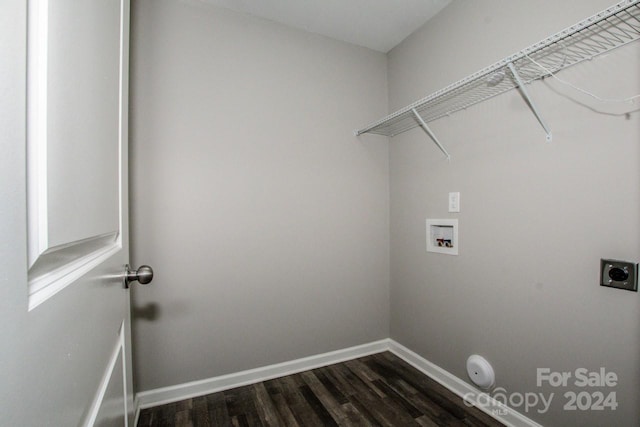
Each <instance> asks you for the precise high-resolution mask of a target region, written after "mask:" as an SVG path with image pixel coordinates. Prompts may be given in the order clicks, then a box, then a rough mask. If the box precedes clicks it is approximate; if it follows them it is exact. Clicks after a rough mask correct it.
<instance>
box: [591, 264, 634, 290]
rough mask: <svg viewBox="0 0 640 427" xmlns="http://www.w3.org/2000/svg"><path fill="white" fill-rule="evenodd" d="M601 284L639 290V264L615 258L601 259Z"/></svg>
mask: <svg viewBox="0 0 640 427" xmlns="http://www.w3.org/2000/svg"><path fill="white" fill-rule="evenodd" d="M600 286H608V287H611V288H618V289H624V290H627V291H635V292H638V264H636V263H633V262H627V261H618V260H615V259H601V260H600Z"/></svg>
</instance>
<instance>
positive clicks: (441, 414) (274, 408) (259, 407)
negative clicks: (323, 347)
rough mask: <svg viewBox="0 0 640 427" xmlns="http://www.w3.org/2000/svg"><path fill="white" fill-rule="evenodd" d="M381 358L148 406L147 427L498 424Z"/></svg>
mask: <svg viewBox="0 0 640 427" xmlns="http://www.w3.org/2000/svg"><path fill="white" fill-rule="evenodd" d="M501 425H502V424H500V423H499V422H497V421H496V420H495V419H493V418H491V417H490V416H488V415H486V414H485V413H484V412H482V411H480V410H478V409H477V408H469V407H467V406H466V405H465V404H464V403H463V401H462V399H461V398H460V397H458V396H456V395H455V394H453V393H451V392H450V391H449V390H447V389H446V388H444V387H442V386H441V385H440V384H438V383H436V382H435V381H433V380H431V379H430V378H429V377H427V376H426V375H424V374H423V373H421V372H420V371H418V370H417V369H415V368H413V367H412V366H410V365H409V364H407V363H406V362H404V361H403V360H401V359H400V358H398V357H396V356H395V355H393V354H391V353H389V352H385V353H380V354H375V355H372V356H366V357H362V358H360V359H355V360H351V361H348V362H344V363H338V364H335V365H331V366H327V367H324V368H319V369H314V370H311V371H306V372H302V373H299V374H295V375H290V376H287V377H282V378H277V379H274V380H269V381H264V382H261V383H258V384H253V385H249V386H245V387H239V388H235V389H232V390H227V391H223V392H219V393H213V394H209V395H206V396H201V397H195V398H193V399H188V400H184V401H181V402H176V403H171V404H168V405H163V406H158V407H155V408H150V409H144V410H142V411H141V413H140V419H139V421H138V427H150V426H178V427H185V426H189V427H190V426H193V427H203V426H209V427H213V426H225V427H226V426H232V427H245V426H250V427H253V426H265V427H267V426H300V427H307V426H323V427H324V426H403V427H404V426H431V427H433V426H454V427H460V426H481V427H486V426H501Z"/></svg>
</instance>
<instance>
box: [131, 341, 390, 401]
mask: <svg viewBox="0 0 640 427" xmlns="http://www.w3.org/2000/svg"><path fill="white" fill-rule="evenodd" d="M388 349H389V340H387V339H384V340H380V341H374V342H372V343H368V344H363V345H359V346H355V347H349V348H346V349H343V350H336V351H331V352H329V353H323V354H318V355H315V356H309V357H304V358H302V359H296V360H292V361H289V362H284V363H278V364H275V365H269V366H264V367H262V368H256V369H249V370H247V371H241V372H236V373H233V374H228V375H222V376H219V377H213V378H208V379H206V380H200V381H193V382H189V383H185V384H178V385H174V386H170V387H163V388H158V389H155V390H149V391H143V392H141V393H138V395H137V400H138V408H139V409H145V408H150V407H152V406H158V405H164V404H166V403H172V402H177V401H180V400H184V399H190V398H192V397H197V396H203V395H205V394H210V393H216V392H218V391H224V390H229V389H232V388H236V387H242V386H245V385H249V384H255V383H259V382H262V381H267V380H271V379H274V378H279V377H284V376H287V375H292V374H296V373H298V372H304V371H308V370H310V369H316V368H321V367H323V366H328V365H332V364H334V363H340V362H344V361H347V360H352V359H357V358H358V357H363V356H368V355H370V354H375V353H381V352H383V351H387V350H388Z"/></svg>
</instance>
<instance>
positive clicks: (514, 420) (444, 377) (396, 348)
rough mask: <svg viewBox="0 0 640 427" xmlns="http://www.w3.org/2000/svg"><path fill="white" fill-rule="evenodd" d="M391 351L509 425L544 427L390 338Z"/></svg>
mask: <svg viewBox="0 0 640 427" xmlns="http://www.w3.org/2000/svg"><path fill="white" fill-rule="evenodd" d="M389 351H390V352H391V353H393V354H395V355H396V356H398V357H399V358H401V359H403V360H404V361H405V362H407V363H409V364H410V365H412V366H413V367H414V368H416V369H418V370H419V371H421V372H422V373H424V374H425V375H427V376H428V377H430V378H431V379H432V380H434V381H436V382H437V383H439V384H440V385H442V386H444V387H446V388H448V389H449V390H450V391H452V392H453V393H455V394H457V395H458V396H460V397H461V398H462V399H463V400H466V401H467V402H469V403H472V404H473V406H475V407H477V408H478V409H480V410H481V411H483V412H486V413H487V414H488V415H490V416H492V417H493V418H495V419H496V420H498V421H500V422H501V423H503V424H505V425H507V426H509V427H542V426H541V425H540V424H538V423H536V422H535V421H533V420H531V419H529V418H527V417H526V416H524V415H522V414H521V413H519V412H517V411H515V410H514V409H512V408H510V407H508V406H506V405H504V404H502V403H501V402H499V401H497V400H495V399H493V398H491V397H490V396H488V395H487V394H484V393H482V392H481V391H480V390H479V389H477V388H476V387H474V386H472V385H470V384H469V383H467V382H465V381H463V380H461V379H460V378H458V377H456V376H455V375H453V374H452V373H450V372H448V371H445V370H444V369H442V368H441V367H439V366H437V365H435V364H433V363H431V362H429V361H428V360H427V359H425V358H424V357H422V356H420V355H418V354H416V353H414V352H413V351H411V350H409V349H408V348H407V347H405V346H403V345H402V344H399V343H397V342H395V341H394V340H391V339H390V340H389ZM479 395H482V400H481V402H482V403H483V404H479V402H478V399H477V397H478V396H479ZM487 403H488V404H487Z"/></svg>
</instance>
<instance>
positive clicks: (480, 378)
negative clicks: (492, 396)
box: [467, 354, 496, 390]
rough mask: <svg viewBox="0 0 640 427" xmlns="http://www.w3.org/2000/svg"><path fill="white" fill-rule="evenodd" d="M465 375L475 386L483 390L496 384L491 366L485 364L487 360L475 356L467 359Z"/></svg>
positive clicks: (487, 363)
mask: <svg viewBox="0 0 640 427" xmlns="http://www.w3.org/2000/svg"><path fill="white" fill-rule="evenodd" d="M467 374H468V375H469V378H471V381H473V383H474V384H475V385H477V386H478V387H480V388H482V389H485V390H486V389H488V388H490V387H491V386H492V385H493V384H494V383H495V382H496V376H495V373H494V372H493V368H492V367H491V364H490V363H489V362H487V359H485V358H484V357H482V356H478V355H477V354H474V355H471V356H469V358H468V359H467Z"/></svg>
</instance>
